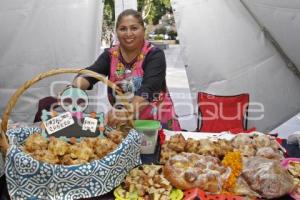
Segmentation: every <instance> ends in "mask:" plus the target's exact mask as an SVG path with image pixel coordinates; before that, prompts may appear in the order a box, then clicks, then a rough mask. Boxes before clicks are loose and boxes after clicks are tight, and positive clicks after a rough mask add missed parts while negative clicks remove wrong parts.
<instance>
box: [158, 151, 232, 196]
mask: <svg viewBox="0 0 300 200" xmlns="http://www.w3.org/2000/svg"><path fill="white" fill-rule="evenodd" d="M163 170H164V175H165V177H166V179H168V181H170V183H171V184H172V185H173V186H175V187H176V188H178V189H183V190H187V189H191V188H197V187H198V188H201V189H203V190H205V191H208V192H211V193H219V192H221V190H222V184H223V182H224V180H226V179H227V178H228V177H229V175H230V169H229V168H224V167H223V166H222V165H221V164H220V161H219V159H218V158H216V157H212V156H204V155H198V154H195V153H181V154H178V155H175V156H173V157H172V158H170V159H169V160H168V161H167V163H166V164H165V166H164V168H163Z"/></svg>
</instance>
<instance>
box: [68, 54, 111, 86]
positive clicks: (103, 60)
mask: <svg viewBox="0 0 300 200" xmlns="http://www.w3.org/2000/svg"><path fill="white" fill-rule="evenodd" d="M109 68H110V56H109V52H108V50H104V52H103V53H102V54H101V55H100V56H99V58H98V59H97V60H96V62H95V63H94V64H93V65H91V66H89V67H87V68H86V69H87V70H91V71H94V72H97V73H98V74H102V75H104V76H108V75H109V73H110V69H109ZM97 82H98V80H97V79H95V78H93V77H90V76H88V75H77V76H76V77H75V79H74V80H73V85H74V86H75V87H79V88H80V89H83V90H90V89H92V87H93V85H94V84H95V83H97Z"/></svg>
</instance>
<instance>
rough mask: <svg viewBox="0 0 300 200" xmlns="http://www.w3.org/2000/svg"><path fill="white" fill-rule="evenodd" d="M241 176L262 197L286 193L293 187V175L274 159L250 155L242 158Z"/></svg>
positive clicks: (275, 196) (268, 197)
mask: <svg viewBox="0 0 300 200" xmlns="http://www.w3.org/2000/svg"><path fill="white" fill-rule="evenodd" d="M242 176H243V177H244V178H245V180H246V181H247V183H248V184H249V186H250V187H251V188H252V189H253V190H255V191H256V192H258V193H259V194H260V195H261V196H262V197H263V198H267V199H272V198H277V197H281V196H283V195H285V194H288V193H289V192H290V191H291V190H292V189H293V187H294V184H293V177H292V176H291V175H290V174H289V173H288V171H287V170H285V169H284V168H282V167H281V165H280V163H279V162H278V161H276V160H270V159H267V158H263V157H251V158H248V159H245V160H244V169H243V172H242Z"/></svg>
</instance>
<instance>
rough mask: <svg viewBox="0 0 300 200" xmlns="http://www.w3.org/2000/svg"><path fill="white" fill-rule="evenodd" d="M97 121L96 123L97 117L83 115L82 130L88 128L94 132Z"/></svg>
mask: <svg viewBox="0 0 300 200" xmlns="http://www.w3.org/2000/svg"><path fill="white" fill-rule="evenodd" d="M97 123H98V120H97V119H94V118H91V117H85V118H84V122H83V125H82V130H84V131H87V130H89V131H91V132H93V133H95V132H96V128H97Z"/></svg>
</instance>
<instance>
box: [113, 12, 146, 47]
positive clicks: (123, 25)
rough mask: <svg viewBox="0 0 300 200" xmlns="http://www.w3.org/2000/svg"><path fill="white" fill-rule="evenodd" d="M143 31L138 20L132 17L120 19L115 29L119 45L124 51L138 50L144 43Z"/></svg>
mask: <svg viewBox="0 0 300 200" xmlns="http://www.w3.org/2000/svg"><path fill="white" fill-rule="evenodd" d="M144 35H145V30H144V27H143V26H142V25H141V24H140V23H139V21H138V19H137V18H135V17H134V16H132V15H128V16H124V17H122V19H121V21H120V23H119V26H118V27H117V36H118V39H119V42H120V45H121V47H122V48H124V49H125V50H129V51H132V50H136V49H140V48H141V46H142V45H143V42H144Z"/></svg>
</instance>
